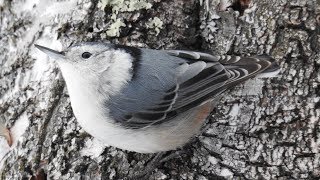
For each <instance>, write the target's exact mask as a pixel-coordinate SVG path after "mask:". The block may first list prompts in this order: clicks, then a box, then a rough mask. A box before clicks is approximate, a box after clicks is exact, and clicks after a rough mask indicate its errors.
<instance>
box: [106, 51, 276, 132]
mask: <svg viewBox="0 0 320 180" xmlns="http://www.w3.org/2000/svg"><path fill="white" fill-rule="evenodd" d="M152 53H155V54H152ZM145 54H146V55H145V56H144V55H143V53H142V57H141V58H142V59H144V61H145V62H144V61H143V62H140V63H141V64H140V66H139V67H140V69H139V70H138V71H140V72H139V73H138V76H137V77H136V78H135V79H133V80H132V81H131V82H129V84H128V85H127V87H126V88H124V89H123V91H122V93H120V94H119V95H117V96H113V97H111V99H110V100H109V101H108V103H107V106H108V108H109V111H110V115H111V116H112V117H113V118H114V119H115V120H116V121H117V122H119V123H121V124H122V125H125V126H126V127H128V128H143V127H146V126H150V125H152V124H160V123H163V122H165V121H168V120H170V119H171V118H173V117H175V116H176V115H177V114H179V113H182V112H186V111H187V110H190V109H192V108H194V107H196V106H199V105H200V104H202V103H203V102H205V101H207V100H209V99H212V98H215V97H217V95H219V94H221V93H222V92H224V91H225V90H227V89H229V88H230V87H233V86H234V85H236V84H238V83H241V82H242V81H244V80H246V79H248V78H250V77H252V76H254V75H255V74H257V73H258V72H261V71H263V70H265V69H266V68H267V67H268V66H270V63H269V62H268V61H260V60H259V59H257V58H240V57H237V56H212V55H210V54H206V53H199V52H193V51H175V50H171V51H150V52H148V53H145ZM154 58H156V59H154ZM148 59H150V61H148Z"/></svg>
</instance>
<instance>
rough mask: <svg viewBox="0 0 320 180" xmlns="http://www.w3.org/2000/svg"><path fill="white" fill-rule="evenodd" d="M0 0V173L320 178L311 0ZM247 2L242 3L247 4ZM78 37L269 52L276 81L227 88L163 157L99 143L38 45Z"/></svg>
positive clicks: (317, 31) (315, 15) (318, 72)
mask: <svg viewBox="0 0 320 180" xmlns="http://www.w3.org/2000/svg"><path fill="white" fill-rule="evenodd" d="M223 1H224V2H222V3H220V4H219V0H211V1H209V0H205V1H203V0H175V1H169V0H131V1H129V0H101V1H99V2H97V1H94V0H91V1H89V0H78V1H77V0H69V1H67V0H66V1H64V0H56V1H42V0H41V1H40V0H38V1H32V0H25V1H11V0H0V28H1V30H0V43H1V47H0V67H1V68H0V118H1V119H3V122H4V123H5V124H6V125H7V127H8V128H10V129H11V133H12V136H13V145H12V147H11V148H9V146H8V145H7V144H6V141H5V139H4V138H1V139H0V158H1V172H2V173H1V176H2V178H3V179H29V178H32V179H45V177H47V178H48V179H202V180H204V179H217V178H221V179H231V178H238V179H277V178H278V179H318V178H320V153H319V150H320V135H319V133H320V121H319V116H320V69H319V68H320V54H319V52H320V26H319V24H320V2H319V1H318V0H252V1H251V3H250V5H249V7H248V8H246V6H245V5H243V4H242V6H241V3H247V2H248V1H245V0H241V2H240V1H237V2H235V3H234V2H231V3H230V5H231V4H232V3H233V6H231V8H228V9H227V10H226V8H225V6H228V4H225V3H229V2H228V0H223ZM243 10H244V11H243ZM76 41H111V42H113V43H118V44H126V45H131V46H140V47H149V48H154V49H161V48H164V49H189V50H190V49H191V50H198V51H205V52H212V53H215V54H237V55H244V56H249V55H256V54H269V55H271V56H272V57H274V58H275V59H276V60H277V61H278V62H279V64H280V66H281V67H282V70H281V72H280V74H279V75H278V76H277V77H275V78H261V79H258V78H256V79H252V80H249V81H248V82H246V83H245V84H243V85H240V86H237V87H235V88H234V89H233V90H231V91H229V92H227V93H225V95H224V96H223V98H222V99H221V102H220V103H219V105H218V106H217V108H216V109H215V110H214V112H213V113H212V117H210V118H209V120H208V123H207V124H206V125H205V126H204V128H203V131H202V133H201V134H200V135H199V136H197V137H196V138H194V139H193V140H192V141H191V142H190V143H188V144H187V145H186V146H185V147H183V148H181V149H180V150H177V151H171V152H167V153H163V154H159V155H158V156H156V155H154V154H139V153H133V152H127V151H123V150H120V149H117V148H114V147H104V146H103V144H102V143H100V142H99V141H97V140H96V139H94V138H92V137H91V136H90V135H89V134H87V133H86V132H84V131H83V130H82V129H81V127H80V126H79V125H78V124H77V121H76V119H75V117H74V116H73V113H72V109H71V106H70V102H69V97H68V91H67V88H66V85H65V83H64V80H63V78H62V76H61V72H60V71H59V69H58V68H57V65H56V64H55V63H54V62H52V61H50V60H49V59H48V57H47V56H46V55H44V54H43V53H41V52H39V51H38V50H36V49H35V48H34V46H33V45H34V44H35V43H37V44H40V45H45V46H48V47H50V48H53V49H57V50H61V49H63V48H66V47H67V46H69V45H70V44H71V43H73V42H76Z"/></svg>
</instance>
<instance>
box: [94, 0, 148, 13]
mask: <svg viewBox="0 0 320 180" xmlns="http://www.w3.org/2000/svg"><path fill="white" fill-rule="evenodd" d="M98 6H99V7H100V8H104V7H105V6H111V7H112V12H113V13H116V14H118V13H119V12H132V11H137V10H140V9H150V8H151V7H152V4H151V3H149V2H147V0H100V1H99V4H98Z"/></svg>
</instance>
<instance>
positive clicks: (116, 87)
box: [35, 42, 280, 153]
mask: <svg viewBox="0 0 320 180" xmlns="http://www.w3.org/2000/svg"><path fill="white" fill-rule="evenodd" d="M35 47H36V48H38V49H39V50H41V51H42V52H44V53H46V54H47V55H48V56H49V57H50V59H53V60H54V61H55V62H56V63H57V64H58V67H59V69H60V70H61V72H62V76H63V78H64V80H65V82H66V87H67V89H68V92H69V96H70V101H71V107H72V109H73V113H74V115H75V117H76V119H77V122H78V123H79V124H80V126H81V127H82V128H83V129H84V130H85V131H86V132H87V133H89V134H90V135H91V136H93V137H94V138H97V139H98V140H99V141H101V142H102V143H104V144H105V145H108V146H114V147H117V148H120V149H124V150H128V151H134V152H138V153H158V152H165V151H170V150H176V149H178V148H181V147H183V146H184V145H185V144H186V143H187V142H189V141H190V139H192V138H193V137H194V136H195V135H197V134H198V133H199V131H200V128H201V127H202V126H203V124H204V122H205V120H206V119H207V117H208V116H209V115H210V113H211V112H212V110H213V109H214V107H215V106H216V105H217V104H218V102H219V99H220V98H221V96H222V95H223V93H224V92H225V91H227V90H229V89H231V88H233V87H234V86H236V85H238V84H240V83H242V82H244V81H246V80H248V79H250V78H253V77H255V76H256V75H258V74H261V73H262V74H263V73H264V74H266V73H274V72H278V71H279V69H280V68H279V66H278V64H277V62H276V61H275V60H274V59H273V58H271V57H270V56H267V55H258V56H252V57H240V56H235V55H214V54H209V53H203V52H196V51H188V50H156V49H148V48H138V47H131V46H125V45H120V44H113V43H107V42H78V43H75V44H74V45H71V46H69V47H68V48H66V49H64V50H63V51H56V50H53V49H50V48H48V47H44V46H41V45H37V44H35Z"/></svg>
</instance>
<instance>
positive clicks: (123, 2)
mask: <svg viewBox="0 0 320 180" xmlns="http://www.w3.org/2000/svg"><path fill="white" fill-rule="evenodd" d="M106 6H109V7H111V8H112V15H111V17H110V18H111V20H112V23H111V25H110V26H109V28H108V30H107V35H108V36H111V37H118V36H119V35H120V27H124V26H126V25H125V24H124V23H123V22H122V19H119V18H118V14H119V12H132V11H137V10H141V9H150V8H151V7H152V4H151V3H149V2H147V0H99V3H98V7H99V8H100V9H104V8H105V7H106Z"/></svg>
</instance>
